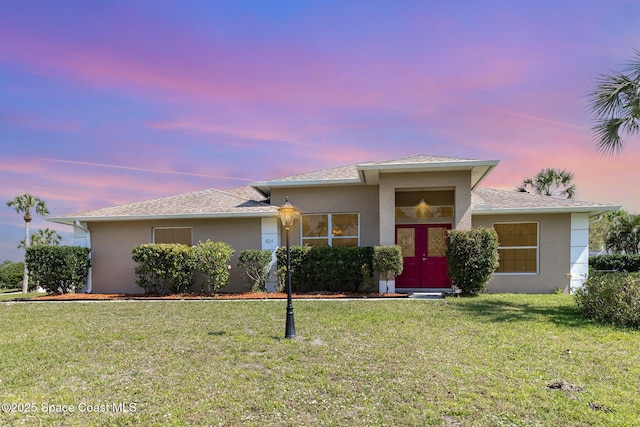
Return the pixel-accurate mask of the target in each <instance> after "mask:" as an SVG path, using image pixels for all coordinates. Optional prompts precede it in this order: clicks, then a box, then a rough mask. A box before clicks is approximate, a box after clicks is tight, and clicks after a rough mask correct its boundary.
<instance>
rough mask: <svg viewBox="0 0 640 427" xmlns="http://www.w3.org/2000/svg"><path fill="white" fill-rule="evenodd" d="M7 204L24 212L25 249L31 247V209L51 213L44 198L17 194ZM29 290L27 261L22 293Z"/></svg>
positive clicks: (39, 212)
mask: <svg viewBox="0 0 640 427" xmlns="http://www.w3.org/2000/svg"><path fill="white" fill-rule="evenodd" d="M7 206H9V207H13V208H14V209H15V210H16V212H18V213H24V217H23V218H24V242H25V250H26V248H27V247H29V223H30V222H31V220H32V219H33V217H32V216H31V211H32V210H34V211H35V212H36V213H37V214H39V215H49V209H47V205H46V204H45V202H44V200H41V199H39V198H38V197H36V196H33V195H31V194H29V193H25V194H23V195H22V196H16V197H15V198H14V199H13V200H10V201H8V202H7ZM28 290H29V271H28V269H27V263H26V262H25V263H24V277H23V279H22V293H24V294H26V293H27V292H28Z"/></svg>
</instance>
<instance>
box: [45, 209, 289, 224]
mask: <svg viewBox="0 0 640 427" xmlns="http://www.w3.org/2000/svg"><path fill="white" fill-rule="evenodd" d="M277 216H278V211H277V210H276V209H275V208H274V210H273V211H272V212H216V213H205V214H179V215H161V214H160V215H158V214H155V215H117V216H73V217H70V216H69V217H47V218H45V220H46V221H48V222H53V223H57V224H65V225H74V224H75V223H76V221H80V222H120V221H149V220H165V219H215V218H271V217H277Z"/></svg>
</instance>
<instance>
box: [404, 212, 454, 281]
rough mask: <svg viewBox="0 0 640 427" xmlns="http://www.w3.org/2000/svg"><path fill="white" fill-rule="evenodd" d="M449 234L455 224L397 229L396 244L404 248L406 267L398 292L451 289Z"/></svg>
mask: <svg viewBox="0 0 640 427" xmlns="http://www.w3.org/2000/svg"><path fill="white" fill-rule="evenodd" d="M447 230H451V224H406V225H405V224H402V225H396V244H397V245H399V246H400V247H401V248H402V257H403V260H404V266H403V271H402V274H401V275H399V276H398V277H396V288H449V287H451V280H450V279H449V275H448V274H447V259H446V257H445V255H444V251H445V249H446V247H447Z"/></svg>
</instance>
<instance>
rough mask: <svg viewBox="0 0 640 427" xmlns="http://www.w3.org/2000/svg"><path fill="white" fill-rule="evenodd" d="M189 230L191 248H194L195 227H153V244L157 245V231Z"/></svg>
mask: <svg viewBox="0 0 640 427" xmlns="http://www.w3.org/2000/svg"><path fill="white" fill-rule="evenodd" d="M185 228H188V229H190V230H191V243H190V244H189V246H193V227H188V226H179V227H151V242H152V243H156V230H176V229H185Z"/></svg>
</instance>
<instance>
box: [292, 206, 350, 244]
mask: <svg viewBox="0 0 640 427" xmlns="http://www.w3.org/2000/svg"><path fill="white" fill-rule="evenodd" d="M311 215H327V234H328V236H327V237H326V239H327V243H328V244H329V246H333V239H336V240H340V239H353V238H354V237H357V238H358V246H357V247H360V212H333V213H326V212H314V213H304V214H302V216H311ZM333 215H357V216H358V235H357V236H344V237H334V236H333V233H332V232H331V230H333ZM301 219H302V218H301ZM324 238H325V237H324V236H318V237H307V238H306V239H308V240H313V239H324ZM304 241H305V237H304V236H303V233H302V221H300V244H301V245H302V246H304Z"/></svg>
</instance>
